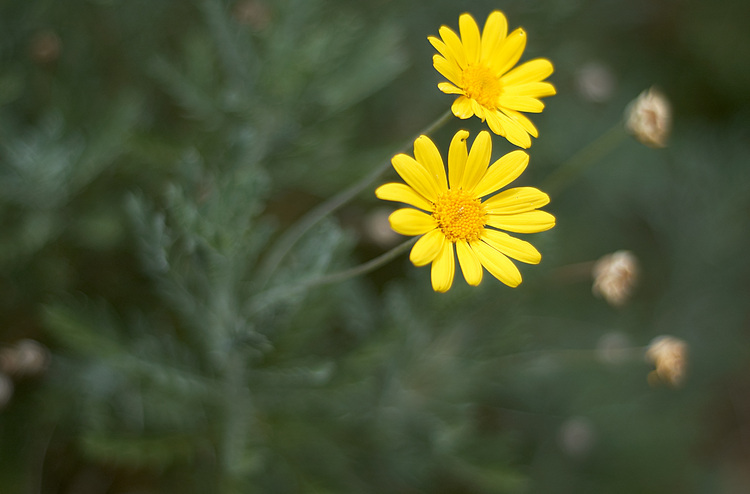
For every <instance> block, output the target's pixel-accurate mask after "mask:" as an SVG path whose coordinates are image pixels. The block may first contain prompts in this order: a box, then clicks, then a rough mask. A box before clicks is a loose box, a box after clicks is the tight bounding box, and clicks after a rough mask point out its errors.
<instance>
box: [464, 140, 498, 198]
mask: <svg viewBox="0 0 750 494" xmlns="http://www.w3.org/2000/svg"><path fill="white" fill-rule="evenodd" d="M491 154H492V140H491V139H490V133H489V132H487V131H486V130H483V131H482V132H480V133H479V135H477V137H476V139H474V144H472V146H471V150H470V151H469V157H468V159H467V160H466V169H465V170H464V173H463V176H462V177H461V187H462V188H463V189H464V190H466V191H470V190H473V189H474V187H475V186H476V184H477V182H479V179H481V178H482V175H484V173H485V172H486V171H487V165H489V164H490V155H491Z"/></svg>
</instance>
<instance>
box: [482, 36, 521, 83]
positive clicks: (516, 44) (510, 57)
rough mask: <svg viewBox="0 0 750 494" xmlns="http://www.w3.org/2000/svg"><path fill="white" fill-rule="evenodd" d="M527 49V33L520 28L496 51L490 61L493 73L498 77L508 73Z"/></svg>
mask: <svg viewBox="0 0 750 494" xmlns="http://www.w3.org/2000/svg"><path fill="white" fill-rule="evenodd" d="M525 48H526V31H524V30H523V29H521V28H520V27H519V28H518V29H516V30H515V31H513V32H512V33H510V35H509V36H508V37H507V38H505V42H503V43H502V45H500V47H499V49H497V50H495V53H494V54H493V56H492V59H491V60H490V67H491V68H492V71H493V72H494V73H495V74H497V75H498V76H501V75H502V74H504V73H505V72H507V71H508V70H509V69H510V68H511V67H513V66H514V65H515V64H516V63H517V62H518V60H519V59H520V58H521V55H522V54H523V50H524V49H525Z"/></svg>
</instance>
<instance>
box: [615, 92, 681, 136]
mask: <svg viewBox="0 0 750 494" xmlns="http://www.w3.org/2000/svg"><path fill="white" fill-rule="evenodd" d="M625 128H626V129H627V130H628V132H630V133H631V134H633V136H634V137H635V138H636V139H638V140H639V141H641V143H643V144H645V145H646V146H649V147H652V148H663V147H666V145H667V139H668V138H669V133H670V132H671V130H672V107H671V105H670V104H669V101H668V100H667V98H666V96H664V94H663V93H662V92H661V91H659V90H657V89H655V88H653V87H652V88H650V89H647V90H646V91H643V92H642V93H641V94H640V95H639V96H638V97H637V98H636V99H635V100H634V101H633V102H632V103H630V105H628V108H627V109H626V110H625Z"/></svg>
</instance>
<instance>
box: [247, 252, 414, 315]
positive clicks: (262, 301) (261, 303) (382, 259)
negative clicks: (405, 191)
mask: <svg viewBox="0 0 750 494" xmlns="http://www.w3.org/2000/svg"><path fill="white" fill-rule="evenodd" d="M418 238H419V237H414V238H412V239H409V240H407V241H406V242H403V243H402V244H399V245H397V246H396V247H394V248H392V249H391V250H389V251H388V252H385V253H384V254H381V255H379V256H378V257H376V258H374V259H371V260H369V261H367V262H366V263H364V264H360V265H359V266H355V267H353V268H349V269H344V270H343V271H338V272H336V273H331V274H327V275H323V276H320V277H317V278H311V279H308V280H303V281H299V282H297V283H294V284H290V285H283V286H280V287H278V288H272V289H270V290H266V291H265V292H262V293H259V294H258V295H256V296H255V297H254V299H253V302H252V303H251V304H250V313H251V314H253V313H255V312H257V311H259V310H261V309H263V308H265V307H267V306H269V305H271V304H273V303H275V302H277V301H279V300H283V299H285V298H287V297H291V296H293V295H296V294H297V293H300V292H303V291H305V290H308V289H310V288H313V287H316V286H323V285H330V284H332V283H340V282H342V281H346V280H348V279H351V278H355V277H357V276H361V275H363V274H367V273H369V272H371V271H374V270H376V269H377V268H379V267H380V266H383V265H384V264H387V263H388V262H390V261H391V260H393V259H395V258H396V257H398V256H399V255H401V254H402V253H404V252H406V251H407V250H408V249H409V248H410V247H411V246H412V245H414V244H415V243H416V241H417V239H418Z"/></svg>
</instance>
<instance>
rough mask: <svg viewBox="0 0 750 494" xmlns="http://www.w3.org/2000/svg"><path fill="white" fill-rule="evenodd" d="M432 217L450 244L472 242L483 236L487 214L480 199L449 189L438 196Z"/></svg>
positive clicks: (459, 190) (461, 191)
mask: <svg viewBox="0 0 750 494" xmlns="http://www.w3.org/2000/svg"><path fill="white" fill-rule="evenodd" d="M432 216H433V217H434V218H435V220H437V223H438V226H439V228H440V230H442V232H443V234H444V235H445V238H446V239H447V240H448V241H449V242H457V241H458V240H466V241H468V242H472V241H474V240H478V239H479V237H480V236H481V235H482V231H483V230H484V225H485V219H486V217H487V213H486V211H485V210H484V206H482V202H481V201H480V200H479V199H477V198H475V197H472V196H471V195H469V194H467V193H465V192H464V191H463V190H461V189H449V190H447V191H445V192H443V193H442V194H440V195H439V196H438V199H437V201H436V202H435V209H434V211H433V213H432Z"/></svg>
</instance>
